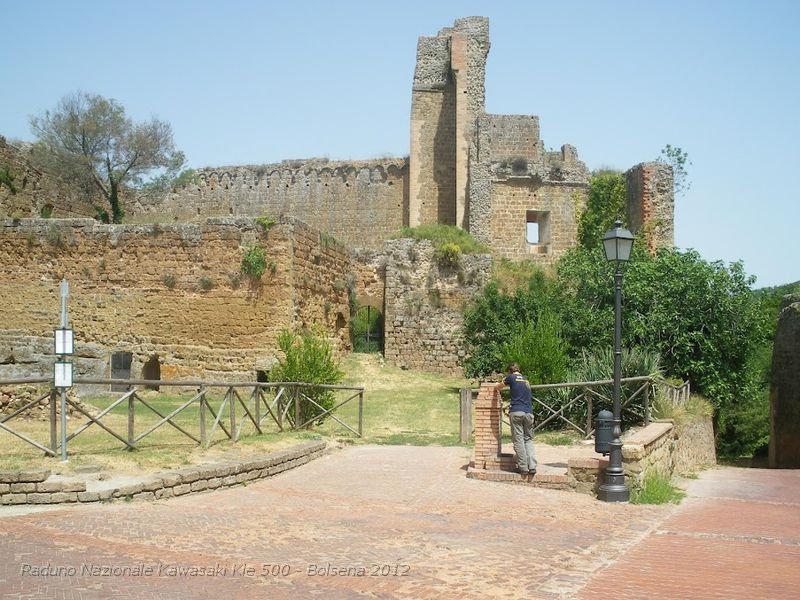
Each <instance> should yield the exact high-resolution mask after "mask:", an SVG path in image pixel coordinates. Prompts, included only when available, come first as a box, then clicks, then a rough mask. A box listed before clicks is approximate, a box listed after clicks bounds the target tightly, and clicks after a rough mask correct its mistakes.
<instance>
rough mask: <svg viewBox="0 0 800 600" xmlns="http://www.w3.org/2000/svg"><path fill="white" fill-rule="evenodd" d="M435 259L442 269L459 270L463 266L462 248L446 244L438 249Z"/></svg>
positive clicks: (435, 252)
mask: <svg viewBox="0 0 800 600" xmlns="http://www.w3.org/2000/svg"><path fill="white" fill-rule="evenodd" d="M433 257H434V258H435V259H436V262H437V263H438V264H439V266H440V267H443V268H446V269H448V268H449V269H457V268H458V267H460V266H461V248H460V247H459V245H458V244H456V243H453V242H446V243H444V244H442V245H441V246H440V247H439V248H436V250H435V251H434V253H433Z"/></svg>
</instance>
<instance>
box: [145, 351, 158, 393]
mask: <svg viewBox="0 0 800 600" xmlns="http://www.w3.org/2000/svg"><path fill="white" fill-rule="evenodd" d="M142 379H148V380H150V381H158V380H160V379H161V363H160V362H159V361H158V355H157V354H154V355H153V356H151V357H150V359H149V360H148V361H147V362H146V363H144V366H143V367H142ZM147 389H149V390H156V391H158V386H157V385H148V386H147Z"/></svg>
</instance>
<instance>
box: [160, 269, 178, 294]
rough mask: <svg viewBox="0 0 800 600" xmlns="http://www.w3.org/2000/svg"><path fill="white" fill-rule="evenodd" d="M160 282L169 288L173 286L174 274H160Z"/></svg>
mask: <svg viewBox="0 0 800 600" xmlns="http://www.w3.org/2000/svg"><path fill="white" fill-rule="evenodd" d="M161 282H162V283H163V284H164V286H166V287H167V289H170V290H171V289H173V288H174V287H175V284H176V283H177V280H176V279H175V275H173V274H172V273H165V274H164V275H162V276H161Z"/></svg>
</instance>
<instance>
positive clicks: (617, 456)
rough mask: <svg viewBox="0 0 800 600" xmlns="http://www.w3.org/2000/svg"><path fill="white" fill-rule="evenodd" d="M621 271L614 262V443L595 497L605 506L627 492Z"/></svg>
mask: <svg viewBox="0 0 800 600" xmlns="http://www.w3.org/2000/svg"><path fill="white" fill-rule="evenodd" d="M620 379H622V268H621V266H620V263H619V262H617V264H616V269H615V270H614V429H613V431H612V435H613V436H614V439H612V440H611V443H610V444H609V450H610V452H609V460H608V467H606V471H605V480H604V482H603V484H602V485H601V486H600V489H599V490H598V494H597V497H598V498H599V499H600V500H604V501H606V502H627V501H628V500H629V499H630V490H629V489H628V486H627V485H625V470H624V469H623V468H622V439H621V436H622V416H621V396H622V383H621V381H620Z"/></svg>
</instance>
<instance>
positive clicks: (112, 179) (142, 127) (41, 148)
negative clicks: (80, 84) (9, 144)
mask: <svg viewBox="0 0 800 600" xmlns="http://www.w3.org/2000/svg"><path fill="white" fill-rule="evenodd" d="M31 129H32V130H33V133H34V134H35V135H36V137H37V143H36V145H35V147H34V154H33V156H34V160H35V161H36V162H37V163H38V165H39V166H40V167H41V168H42V169H43V170H46V171H49V172H52V173H54V174H55V175H58V176H60V177H63V178H65V179H66V180H69V181H72V182H74V183H76V184H78V185H79V186H81V187H82V188H83V189H84V190H86V191H87V192H88V191H89V190H93V191H95V192H99V193H100V194H102V196H103V198H104V199H105V200H106V202H107V207H97V208H98V214H99V215H100V217H101V218H102V219H103V220H105V221H108V220H110V221H112V222H114V223H120V222H121V221H122V217H123V215H124V210H123V207H122V201H121V197H120V193H121V191H122V189H123V188H124V186H126V185H130V186H133V187H136V186H140V185H143V184H144V183H146V182H147V181H148V180H149V179H150V178H151V177H153V176H154V177H158V176H160V175H163V174H164V172H167V173H172V174H177V173H178V171H179V170H180V168H181V166H182V165H183V162H184V155H183V153H182V152H179V151H177V150H176V149H175V146H174V142H173V139H172V128H171V127H170V125H169V124H168V123H166V122H164V121H159V120H158V119H155V118H153V119H151V120H150V121H148V122H145V123H133V122H132V121H131V120H130V119H129V118H128V117H127V116H126V115H125V109H124V108H123V106H122V105H121V104H119V103H118V102H117V101H116V100H113V99H107V98H104V97H102V96H99V95H97V94H85V93H80V92H77V93H74V94H71V95H68V96H65V97H64V98H62V99H61V101H60V102H59V104H58V106H57V107H56V108H55V110H53V111H52V112H51V111H47V112H45V113H44V114H43V115H42V116H39V117H33V118H31ZM106 209H110V211H111V212H110V215H109V212H108V210H106Z"/></svg>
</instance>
